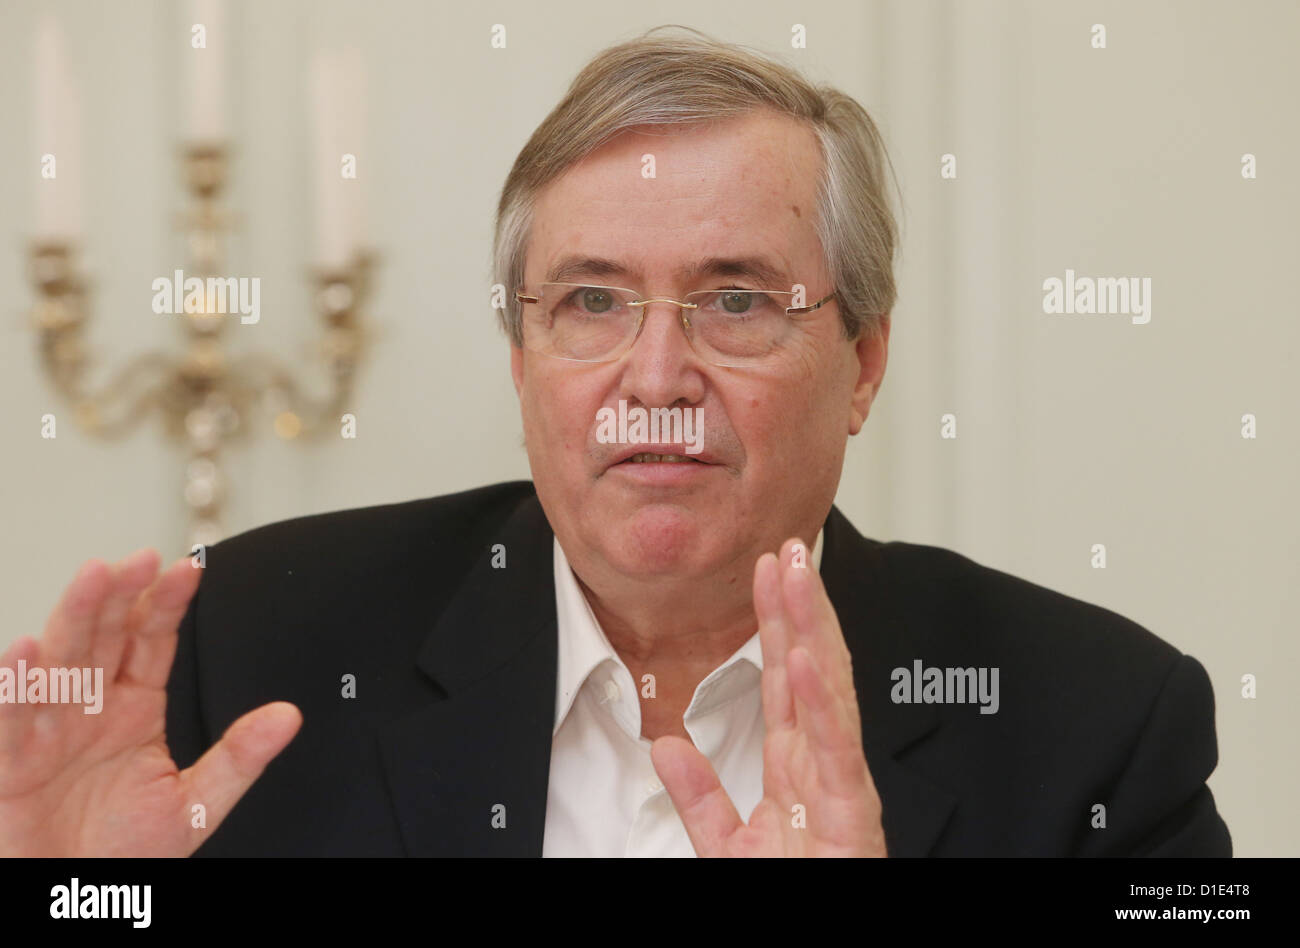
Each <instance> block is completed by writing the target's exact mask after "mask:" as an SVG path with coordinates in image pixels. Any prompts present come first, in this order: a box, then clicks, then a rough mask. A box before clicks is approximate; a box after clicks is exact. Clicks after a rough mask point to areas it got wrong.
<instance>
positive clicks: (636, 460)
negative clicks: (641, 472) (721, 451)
mask: <svg viewBox="0 0 1300 948" xmlns="http://www.w3.org/2000/svg"><path fill="white" fill-rule="evenodd" d="M628 460H629V461H631V462H632V463H633V464H655V463H659V462H663V463H665V464H676V463H677V462H679V461H691V460H693V458H688V457H684V456H682V455H680V454H634V455H632V456H631V457H630V458H628Z"/></svg>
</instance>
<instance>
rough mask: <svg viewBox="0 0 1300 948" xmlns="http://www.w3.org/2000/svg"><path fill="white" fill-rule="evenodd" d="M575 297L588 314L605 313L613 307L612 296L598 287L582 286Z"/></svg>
mask: <svg viewBox="0 0 1300 948" xmlns="http://www.w3.org/2000/svg"><path fill="white" fill-rule="evenodd" d="M577 296H578V298H579V300H580V301H581V303H582V307H583V309H584V310H585V311H586V312H588V313H606V312H609V310H610V309H611V308H613V306H614V294H613V293H611V292H610V291H609V290H606V289H602V288H601V287H598V286H584V287H583V288H582V289H580V290H578V291H577Z"/></svg>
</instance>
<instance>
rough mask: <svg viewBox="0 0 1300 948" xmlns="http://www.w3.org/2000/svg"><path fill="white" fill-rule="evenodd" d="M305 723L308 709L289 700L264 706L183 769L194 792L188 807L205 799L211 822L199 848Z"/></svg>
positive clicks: (189, 789) (198, 838)
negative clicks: (301, 707)
mask: <svg viewBox="0 0 1300 948" xmlns="http://www.w3.org/2000/svg"><path fill="white" fill-rule="evenodd" d="M301 726H302V712H300V711H299V710H298V709H297V707H295V706H294V705H292V704H289V703H288V702H287V701H273V702H272V703H270V704H265V705H262V707H260V708H257V709H255V710H253V711H249V712H248V713H247V714H245V715H244V716H243V717H241V718H239V719H238V720H237V721H235V723H234V724H232V725H230V727H228V728H227V729H226V733H225V734H223V735H222V737H221V740H219V741H218V742H217V743H216V744H214V745H213V746H212V747H210V748H209V749H208V752H207V753H206V754H204V755H203V756H202V757H200V758H199V759H198V760H197V761H196V762H195V764H194V766H192V767H190V768H189V769H188V770H185V771H183V772H182V773H181V780H182V781H183V783H184V784H185V787H186V790H187V793H188V797H189V806H187V807H186V808H185V812H186V813H188V812H189V811H190V807H191V806H193V805H194V804H196V803H201V804H202V805H203V808H204V810H205V811H206V813H207V817H208V821H207V826H206V827H205V828H204V829H203V830H201V831H200V832H199V833H198V834H197V836H196V839H195V842H194V848H195V849H198V847H199V846H200V845H202V843H203V841H204V840H205V839H206V838H207V837H208V836H209V835H211V834H212V832H213V831H214V830H215V829H216V828H217V827H218V826H220V825H221V821H222V820H224V819H225V818H226V816H227V815H228V814H229V813H230V811H231V810H232V809H234V806H235V804H236V803H238V802H239V798H240V797H242V796H243V795H244V794H245V793H247V792H248V788H249V787H251V786H252V785H253V782H254V781H255V780H257V778H258V777H260V776H262V772H263V771H264V770H266V765H267V764H269V763H270V762H271V761H272V759H274V758H275V756H276V755H277V754H279V753H280V752H281V751H282V750H284V748H285V747H286V746H288V744H289V741H291V740H293V737H294V735H295V734H297V733H298V729H299V728H300V727H301Z"/></svg>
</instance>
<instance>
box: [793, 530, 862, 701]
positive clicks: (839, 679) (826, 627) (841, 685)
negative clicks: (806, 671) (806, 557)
mask: <svg viewBox="0 0 1300 948" xmlns="http://www.w3.org/2000/svg"><path fill="white" fill-rule="evenodd" d="M789 542H791V541H787V543H789ZM781 592H782V595H783V598H784V601H785V607H786V613H787V614H788V615H789V617H790V625H791V627H792V630H793V633H792V635H791V637H790V645H791V647H794V646H795V645H802V646H804V647H805V648H807V649H808V651H809V652H811V653H812V655H813V657H814V658H815V659H817V662H818V667H819V668H823V669H825V670H826V672H827V673H828V675H829V676H830V678H829V680H830V682H831V683H832V685H834V687H835V688H836V690H837V691H838V692H840V693H841V695H842V696H843V697H845V698H846V699H847V698H848V697H850V696H852V695H853V694H854V690H853V660H852V656H851V655H850V654H849V648H848V645H847V644H846V643H845V641H844V633H843V632H842V631H841V630H840V621H839V617H838V616H836V615H835V607H834V606H832V605H831V601H830V597H829V596H827V595H826V587H825V586H823V585H822V581H821V577H820V576H818V575H817V571H816V570H812V569H799V568H797V567H789V568H787V569H786V570H784V571H783V573H782V577H781ZM855 700H856V699H855Z"/></svg>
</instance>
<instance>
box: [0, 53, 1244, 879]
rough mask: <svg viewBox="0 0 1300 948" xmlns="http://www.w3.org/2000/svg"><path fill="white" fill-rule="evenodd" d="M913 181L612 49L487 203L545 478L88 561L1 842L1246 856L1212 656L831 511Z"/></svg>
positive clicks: (787, 83)
mask: <svg viewBox="0 0 1300 948" xmlns="http://www.w3.org/2000/svg"><path fill="white" fill-rule="evenodd" d="M885 165H886V160H885V157H884V151H883V148H882V147H881V145H880V141H879V137H878V135H877V133H876V130H875V128H874V126H873V124H872V123H871V120H870V118H869V117H868V116H867V115H866V113H865V112H863V111H862V110H861V108H860V107H859V106H857V105H856V103H854V102H852V100H850V99H848V98H847V97H845V96H843V95H842V94H839V93H836V92H834V91H833V90H828V89H817V88H814V87H812V86H810V85H808V84H807V83H806V82H804V81H803V80H802V79H800V78H799V77H798V76H797V75H796V74H794V73H792V72H790V71H789V70H787V69H785V68H783V67H781V66H779V65H777V64H775V63H772V62H769V61H767V60H765V59H764V58H762V57H760V56H756V55H753V54H751V53H749V52H746V51H744V50H740V49H737V48H735V47H731V46H726V45H722V44H717V43H713V42H711V41H708V40H700V39H695V38H689V37H688V38H674V37H669V38H664V37H655V36H648V37H644V38H642V39H640V40H637V41H634V42H632V43H628V44H624V45H622V46H619V47H615V48H613V49H611V50H607V51H605V52H604V53H602V54H601V55H600V56H599V57H597V58H596V59H595V60H594V61H593V62H592V63H591V64H590V65H588V67H586V69H584V70H583V72H582V73H581V74H580V75H579V76H578V78H577V79H576V80H575V82H574V84H573V86H572V87H571V89H570V90H569V93H568V94H567V96H566V97H565V99H564V101H563V102H561V103H560V105H559V106H558V107H557V108H556V110H555V111H554V112H553V113H552V114H551V115H550V116H549V117H548V118H547V119H546V121H544V122H543V123H542V125H541V126H540V127H539V128H538V129H537V131H536V132H535V133H534V135H533V136H532V138H531V139H530V141H529V142H528V143H527V145H526V146H525V147H524V149H523V151H522V152H521V153H520V156H519V157H518V159H517V161H516V163H515V166H514V168H513V170H512V172H511V174H510V177H509V179H508V180H507V182H506V186H505V189H504V191H503V193H502V198H501V203H500V207H499V209H498V218H497V244H496V260H497V264H496V267H497V279H498V282H499V283H500V284H501V285H502V287H504V288H506V289H507V290H508V295H507V297H506V305H505V307H504V310H503V316H504V324H505V328H506V330H507V332H508V334H509V336H510V340H511V344H512V349H511V372H512V376H513V379H514V383H515V387H516V390H517V392H518V394H519V399H520V408H521V413H522V417H523V425H524V432H525V439H526V443H527V448H528V456H529V463H530V466H531V470H532V474H533V480H532V482H531V483H529V482H523V483H511V484H501V485H496V486H492V487H486V488H482V489H480V490H476V491H471V492H468V493H465V494H460V495H455V496H450V497H440V498H434V499H431V500H423V501H417V502H413V503H406V504H399V505H391V506H386V507H378V508H371V509H366V510H353V511H344V512H340V513H335V514H329V515H323V516H317V517H308V518H304V519H300V520H295V521H290V522H286V523H280V524H274V525H271V526H269V527H264V528H261V529H258V530H254V531H251V532H249V533H246V534H244V535H242V536H239V537H236V538H233V539H231V540H228V541H226V542H224V543H221V544H219V545H217V546H215V547H213V548H212V549H211V550H210V551H208V553H207V562H206V568H205V569H203V570H196V569H193V568H191V564H190V562H189V561H188V560H182V561H180V562H179V563H177V564H175V565H174V566H173V567H171V568H170V569H169V570H168V571H166V572H165V573H164V574H163V575H162V576H161V577H160V578H157V579H155V574H156V572H157V557H156V555H154V554H152V553H150V552H143V553H141V554H137V555H136V556H134V557H131V558H128V559H127V560H125V561H123V562H122V563H119V564H117V565H116V566H114V567H112V568H111V569H110V568H108V567H106V566H104V565H103V564H102V563H96V562H92V563H90V564H88V565H87V566H86V567H83V569H82V571H81V573H80V574H79V575H78V576H77V578H76V579H75V580H74V582H73V584H72V585H71V587H70V588H69V591H68V593H67V594H66V595H65V597H64V599H63V601H62V602H61V604H60V605H59V606H58V608H57V609H56V610H55V613H54V615H53V616H52V617H51V620H50V623H49V626H48V627H47V630H46V633H45V637H44V639H43V641H42V642H40V643H36V642H34V641H32V640H29V639H28V640H20V641H19V642H18V643H16V644H15V646H14V647H13V648H12V649H11V650H10V652H9V654H8V655H6V656H5V662H6V663H7V664H8V665H10V666H13V665H14V663H15V662H16V661H17V660H19V659H23V660H25V661H27V662H28V663H29V664H36V663H44V664H47V665H51V666H91V665H94V666H96V667H99V666H102V667H104V668H105V677H106V679H107V680H110V681H112V682H114V685H113V686H112V687H110V689H109V690H108V693H107V694H106V695H105V696H104V711H103V713H102V714H101V715H98V716H95V717H93V718H91V717H85V716H82V715H79V714H78V713H74V711H76V710H79V709H68V708H53V707H41V708H39V709H38V708H34V707H33V706H31V705H26V706H12V705H10V706H0V715H3V717H0V754H2V755H3V756H2V757H0V851H3V852H6V853H11V854H12V853H29V854H31V853H36V854H63V853H121V854H185V853H190V852H193V851H195V850H196V849H197V848H198V847H200V846H202V849H201V850H200V852H201V853H203V854H253V855H293V854H323V855H435V854H451V855H479V854H482V855H534V856H535V855H548V856H550V855H555V856H560V855H691V854H692V853H696V854H701V855H744V856H749V855H875V856H883V855H895V856H899V855H901V856H919V855H1034V854H1046V855H1111V854H1149V855H1192V854H1199V855H1229V854H1230V852H1231V848H1230V841H1229V837H1228V833H1227V829H1226V827H1225V825H1224V823H1223V821H1222V820H1221V819H1220V818H1219V816H1218V814H1217V812H1216V810H1215V806H1214V801H1213V798H1212V796H1211V794H1210V791H1209V789H1208V788H1207V787H1206V786H1205V780H1206V778H1207V776H1208V775H1209V774H1210V773H1211V771H1212V770H1213V768H1214V765H1215V763H1216V755H1217V751H1216V746H1215V736H1214V722H1213V697H1212V692H1211V688H1210V684H1209V681H1208V678H1207V676H1206V674H1205V672H1204V670H1203V669H1202V668H1201V666H1200V665H1199V664H1198V663H1197V662H1196V661H1195V660H1194V659H1192V658H1190V657H1188V656H1183V655H1180V654H1179V653H1178V652H1177V651H1176V650H1175V649H1173V648H1172V647H1170V646H1169V645H1167V644H1165V643H1163V642H1162V641H1160V640H1159V639H1157V638H1156V637H1154V636H1153V635H1151V634H1150V633H1149V632H1147V631H1145V630H1143V629H1142V628H1140V627H1138V626H1136V625H1135V624H1133V623H1132V622H1129V621H1128V620H1126V619H1123V618H1122V617H1120V616H1117V615H1115V614H1113V613H1110V612H1107V611H1105V610H1103V609H1100V608H1098V607H1095V606H1090V605H1087V604H1085V603H1081V602H1079V601H1077V600H1073V599H1070V598H1068V597H1065V596H1062V595H1060V594H1058V593H1054V592H1051V591H1049V590H1046V589H1043V588H1041V587H1037V586H1034V585H1032V584H1030V583H1027V582H1025V581H1022V580H1019V579H1016V578H1014V577H1011V576H1008V575H1006V574H1003V573H999V572H997V571H994V570H991V569H988V568H985V567H982V566H979V565H977V564H974V563H972V562H971V561H969V560H967V559H965V558H963V557H961V556H959V555H957V554H955V553H952V552H949V551H945V550H940V549H937V548H932V547H924V546H916V545H911V544H905V543H888V544H881V543H878V542H876V541H873V540H868V539H865V538H864V537H862V536H861V535H860V534H858V532H857V531H856V530H854V528H853V527H852V526H851V525H850V524H849V523H848V522H847V521H846V520H845V519H844V517H843V516H842V515H841V514H840V513H839V512H838V511H836V510H835V509H834V508H833V507H832V500H833V498H834V495H835V491H836V488H837V485H838V482H839V477H840V471H841V468H842V463H843V457H844V450H845V444H846V438H847V436H850V435H854V434H857V432H858V431H859V430H860V429H861V427H862V425H863V424H864V422H865V421H866V418H867V416H868V413H869V411H870V407H871V403H872V401H873V399H874V398H875V396H876V393H877V391H878V390H879V388H880V384H881V381H882V379H883V376H884V371H885V363H886V355H887V347H888V340H889V330H890V323H889V312H890V310H891V309H892V306H893V302H894V284H893V279H892V274H891V267H892V255H893V249H894V240H895V232H894V222H893V218H892V216H891V213H890V211H889V205H888V201H887V200H886V196H885V183H884V182H885ZM674 412H675V414H674ZM651 425H653V427H652V426H651ZM200 574H202V575H203V579H202V584H201V587H200V586H199V575H200ZM196 588H197V589H198V592H197V595H196V594H195V590H196ZM179 768H186V769H184V770H180V769H179Z"/></svg>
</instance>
